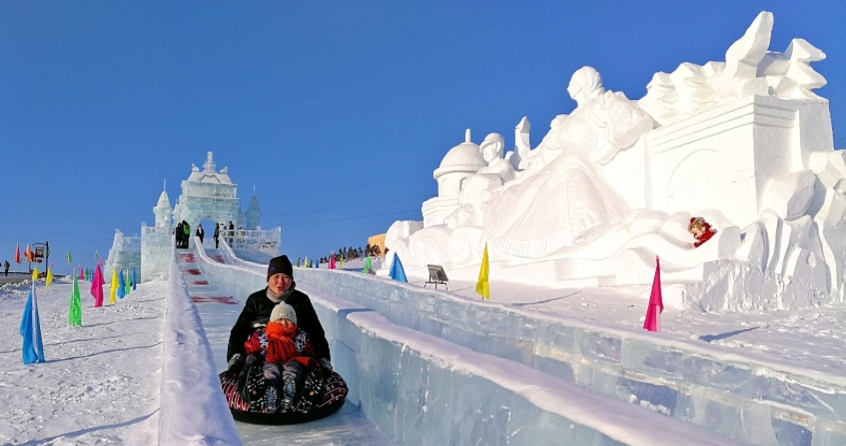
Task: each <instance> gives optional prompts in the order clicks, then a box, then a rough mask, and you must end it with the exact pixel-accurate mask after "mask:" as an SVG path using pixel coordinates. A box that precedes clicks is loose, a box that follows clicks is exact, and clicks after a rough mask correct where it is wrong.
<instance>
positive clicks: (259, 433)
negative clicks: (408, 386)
mask: <svg viewBox="0 0 846 446" xmlns="http://www.w3.org/2000/svg"><path fill="white" fill-rule="evenodd" d="M198 241H199V240H197V239H193V240H192V243H191V249H179V250H177V254H176V256H177V262H178V267H179V270H180V271H181V272H182V276H183V278H184V279H185V284H186V286H187V290H188V295H189V296H190V297H191V300H192V301H193V302H194V305H195V306H196V308H197V311H198V313H199V314H200V318H201V319H202V323H203V328H204V330H205V332H206V336H207V338H208V341H209V344H210V345H211V347H212V354H213V355H214V362H215V365H216V367H217V371H218V372H220V371H223V370H224V369H225V368H226V346H227V343H228V341H229V331H230V330H231V329H232V326H233V325H234V323H235V319H237V317H238V314H239V313H240V312H241V308H242V306H243V300H244V299H246V295H245V296H232V295H231V294H230V293H227V292H225V291H223V290H221V289H220V288H218V287H216V286H215V285H213V284H211V283H209V280H208V277H207V276H206V274H204V272H203V271H202V269H201V267H200V265H199V264H198V262H197V258H198V253H197V249H196V242H198ZM206 241H208V240H206ZM211 246H214V245H211ZM204 255H205V256H206V257H207V258H209V259H211V260H212V261H215V262H220V263H221V264H223V263H224V262H225V261H226V259H225V256H224V253H222V251H220V250H215V249H208V250H204ZM236 427H237V429H238V434H239V435H240V436H241V439H242V441H243V443H244V444H245V445H265V444H267V445H270V444H281V443H280V441H281V440H283V439H284V444H287V445H293V446H299V445H303V446H305V445H315V446H316V445H345V446H353V445H362V446H364V445H374V446H380V445H389V444H391V443H390V442H389V441H388V440H387V439H386V438H385V436H384V435H383V434H382V433H381V432H379V429H378V428H377V427H376V425H375V424H374V423H373V422H372V421H370V420H368V419H367V418H366V417H365V416H364V415H363V413H362V412H361V410H359V409H358V408H357V407H356V406H355V405H353V404H345V405H344V407H342V408H341V410H340V411H339V412H338V413H336V414H334V415H332V416H330V417H328V418H325V419H322V420H318V421H314V422H311V423H305V424H300V425H290V426H260V425H252V424H246V423H237V422H236Z"/></svg>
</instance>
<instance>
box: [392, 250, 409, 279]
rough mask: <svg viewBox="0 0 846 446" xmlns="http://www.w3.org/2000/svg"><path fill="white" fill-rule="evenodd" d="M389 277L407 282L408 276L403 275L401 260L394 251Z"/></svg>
mask: <svg viewBox="0 0 846 446" xmlns="http://www.w3.org/2000/svg"><path fill="white" fill-rule="evenodd" d="M390 276H391V279H394V280H399V281H400V282H405V283H408V278H407V277H405V268H403V267H402V262H400V258H399V256H398V255H397V253H394V262H393V263H391V274H390Z"/></svg>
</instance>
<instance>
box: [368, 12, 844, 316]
mask: <svg viewBox="0 0 846 446" xmlns="http://www.w3.org/2000/svg"><path fill="white" fill-rule="evenodd" d="M772 27H773V16H772V14H771V13H769V12H762V13H760V14H759V15H758V17H757V18H756V19H755V20H754V21H753V23H752V25H751V26H750V27H749V29H748V30H747V31H746V32H745V33H744V35H743V36H742V37H741V38H740V39H739V40H738V41H736V42H735V43H734V44H732V45H731V46H730V47H729V49H728V50H727V51H726V59H725V62H713V61H712V62H707V63H705V64H704V65H697V64H693V63H688V62H685V63H682V64H680V65H679V67H678V68H677V69H676V70H675V71H673V72H672V73H669V74H667V73H662V72H659V73H656V74H655V75H654V76H653V78H652V80H651V81H650V82H649V84H648V85H647V94H646V96H644V97H643V98H642V99H640V100H638V101H630V100H628V99H627V98H626V96H625V95H623V94H622V93H619V92H611V91H606V90H605V89H604V88H603V87H602V78H601V77H600V75H599V73H598V72H597V71H596V70H594V69H593V68H591V67H584V68H581V69H579V70H578V71H576V72H575V73H574V74H573V76H572V79H571V81H570V85H569V87H568V89H567V90H568V93H569V94H570V96H571V97H572V98H573V99H574V100H575V101H576V103H577V104H578V106H577V107H576V109H575V110H574V111H573V112H572V113H570V114H569V115H559V116H557V117H556V118H555V119H553V121H552V123H551V125H550V130H549V131H548V132H547V134H546V135H545V136H544V138H543V140H542V141H541V142H540V144H539V145H538V146H537V147H536V148H534V149H532V148H531V145H530V135H529V129H530V126H529V121H528V119H527V118H523V119H522V120H521V121H520V123H519V124H518V125H517V126H516V127H515V150H514V151H513V152H510V153H509V154H507V155H505V156H504V157H503V155H502V150H503V147H504V142H503V141H502V137H501V136H499V135H498V134H491V135H488V137H487V138H486V139H485V141H484V142H483V143H482V145H481V147H480V146H477V145H475V144H473V143H472V142H471V140H470V135H469V131H468V133H467V135H466V140H465V142H464V143H462V144H460V145H458V146H456V147H454V148H453V149H451V150H450V151H449V152H448V153H447V155H446V156H445V157H444V159H443V161H442V162H441V165H440V167H439V168H438V169H436V170H435V172H434V177H435V179H436V180H437V181H438V196H437V197H435V198H432V199H430V200H427V201H426V202H424V203H423V208H422V211H423V222H422V223H419V222H396V223H394V225H393V226H391V228H389V230H388V232H387V236H386V244H387V246H388V247H389V248H390V249H391V250H392V251H394V252H397V253H398V254H399V255H400V257H401V258H402V260H403V264H404V266H405V267H406V272H407V273H408V274H410V275H424V274H425V272H426V271H427V270H426V264H428V263H437V264H440V265H443V266H444V267H445V268H446V269H447V270H448V271H449V272H450V277H452V278H453V279H458V280H462V279H464V280H475V275H477V274H478V264H479V261H480V259H481V252H482V249H483V247H484V245H485V244H488V246H489V256H490V260H491V264H490V268H491V269H490V274H491V276H492V277H497V278H499V279H500V280H510V281H515V282H530V283H534V284H546V285H550V286H556V287H572V286H577V287H582V286H601V285H629V284H648V283H651V280H652V275H653V274H654V259H655V256H656V255H658V256H660V257H661V260H662V262H661V264H662V270H663V271H664V273H663V279H664V283H665V284H670V286H673V285H671V284H673V283H675V284H677V285H675V288H674V292H673V293H672V295H673V296H675V297H676V299H677V301H676V302H670V304H674V305H688V306H694V307H698V308H702V309H705V310H713V309H729V310H742V309H748V308H793V307H802V306H810V305H818V304H819V303H821V302H823V301H825V300H826V299H832V298H836V299H839V300H843V299H844V297H846V296H844V294H846V293H844V288H846V287H844V281H846V242H843V240H846V222H844V217H846V195H844V192H846V181H844V179H846V157H844V156H843V153H846V152H835V151H834V146H833V138H832V129H831V117H830V113H829V110H828V101H826V100H825V99H823V98H820V97H819V96H817V95H816V94H814V93H813V91H812V90H813V89H815V88H819V87H821V86H823V85H825V83H826V81H825V79H824V78H823V77H822V76H821V75H819V73H816V72H815V71H814V70H813V69H812V68H811V67H810V63H811V62H814V61H818V60H822V59H824V58H825V54H824V53H822V52H821V51H820V50H818V49H817V48H815V47H813V46H812V45H811V44H810V43H808V42H806V41H805V40H802V39H794V40H793V41H792V42H791V44H790V45H789V46H788V48H787V50H786V51H785V52H784V53H776V52H770V51H768V47H769V43H770V35H771V32H772ZM692 217H701V218H703V219H704V220H706V221H708V222H709V223H710V224H711V225H712V226H713V227H714V229H716V230H717V231H716V232H715V233H714V234H713V237H712V238H711V239H710V240H709V241H708V243H705V244H702V245H701V246H700V247H698V248H693V243H694V242H695V240H694V239H693V236H692V235H691V234H690V233H689V232H688V231H687V228H688V226H689V224H690V219H691V218H692ZM389 267H390V263H389V262H386V264H385V265H384V266H383V269H382V270H380V274H383V273H384V272H386V271H387V268H389Z"/></svg>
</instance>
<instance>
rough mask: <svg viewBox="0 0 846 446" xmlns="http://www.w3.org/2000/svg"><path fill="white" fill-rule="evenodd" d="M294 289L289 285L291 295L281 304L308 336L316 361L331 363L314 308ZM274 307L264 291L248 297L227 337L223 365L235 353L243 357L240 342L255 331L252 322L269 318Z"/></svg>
mask: <svg viewBox="0 0 846 446" xmlns="http://www.w3.org/2000/svg"><path fill="white" fill-rule="evenodd" d="M294 286H295V284H293V283H292V284H291V290H289V291H291V293H290V295H288V296H287V297H286V298H285V299H284V301H285V302H286V303H288V305H290V306H292V307H294V311H296V312H297V326H299V328H300V329H301V330H303V331H305V332H306V333H307V334H308V339H309V341H311V345H312V346H314V351H315V353H317V357H318V358H326V359H329V360H331V359H332V358H331V357H330V355H329V343H328V342H327V341H326V333H325V332H324V331H323V326H322V325H320V320H319V319H317V313H315V311H314V307H313V306H312V305H311V299H309V298H308V296H307V295H306V294H305V293H303V292H301V291H299V290H297V289H295V288H294ZM286 294H288V292H286ZM283 297H284V295H283ZM275 306H276V304H275V303H273V301H272V300H270V299H268V298H267V288H263V289H261V290H258V291H256V292H255V293H253V294H250V297H248V298H247V302H246V303H244V309H243V310H241V315H240V316H238V320H237V321H236V322H235V326H234V327H232V331H231V332H230V333H229V347H228V348H227V350H226V360H227V361H229V359H230V358H232V355H234V354H235V353H240V354H242V355H243V354H244V341H246V340H247V338H249V337H250V335H251V334H252V333H253V331H254V330H255V329H254V328H253V326H252V323H253V321H255V320H258V319H263V318H269V317H270V313H271V312H272V311H273V307H275Z"/></svg>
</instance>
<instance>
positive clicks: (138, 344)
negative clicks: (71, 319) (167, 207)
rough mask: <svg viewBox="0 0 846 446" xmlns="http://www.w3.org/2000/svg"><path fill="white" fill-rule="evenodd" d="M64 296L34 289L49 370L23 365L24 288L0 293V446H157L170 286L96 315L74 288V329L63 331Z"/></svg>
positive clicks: (57, 287)
mask: <svg viewBox="0 0 846 446" xmlns="http://www.w3.org/2000/svg"><path fill="white" fill-rule="evenodd" d="M71 288H72V283H71V282H69V281H64V280H61V281H56V282H54V283H53V284H52V285H51V286H50V288H49V289H45V288H44V282H43V281H41V282H39V283H38V284H36V296H37V297H38V306H39V314H40V319H41V327H42V336H43V341H44V354H45V356H46V358H47V362H45V363H42V364H34V365H23V363H22V361H21V342H22V338H21V335H20V334H19V332H18V329H19V327H20V320H21V314H22V312H23V308H24V304H25V303H26V299H27V295H28V291H29V283H24V284H18V285H13V284H9V285H4V286H3V287H0V364H2V365H0V395H2V406H0V444H16V445H40V444H50V445H56V446H58V445H94V444H126V445H150V444H156V442H157V441H158V440H157V435H156V434H157V432H158V418H159V417H158V409H159V390H160V388H161V367H162V333H163V318H164V308H165V295H166V290H167V283H166V282H151V283H144V284H140V285H139V286H138V289H137V290H136V291H133V292H132V293H131V294H130V295H129V296H127V297H126V298H124V299H122V300H120V299H119V300H118V302H117V303H116V304H115V305H105V306H103V307H101V308H94V307H93V305H94V299H93V298H92V297H91V295H90V294H89V292H88V290H89V288H90V283H88V282H80V294H81V296H82V321H83V326H81V327H69V326H68V322H67V319H68V316H67V313H68V301H69V297H70V293H71Z"/></svg>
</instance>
